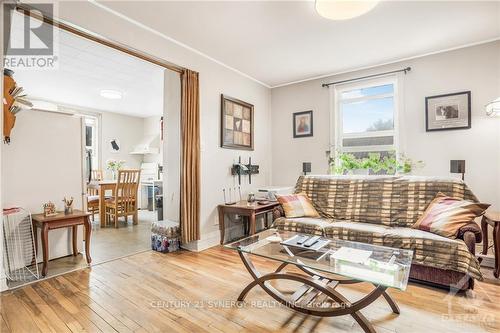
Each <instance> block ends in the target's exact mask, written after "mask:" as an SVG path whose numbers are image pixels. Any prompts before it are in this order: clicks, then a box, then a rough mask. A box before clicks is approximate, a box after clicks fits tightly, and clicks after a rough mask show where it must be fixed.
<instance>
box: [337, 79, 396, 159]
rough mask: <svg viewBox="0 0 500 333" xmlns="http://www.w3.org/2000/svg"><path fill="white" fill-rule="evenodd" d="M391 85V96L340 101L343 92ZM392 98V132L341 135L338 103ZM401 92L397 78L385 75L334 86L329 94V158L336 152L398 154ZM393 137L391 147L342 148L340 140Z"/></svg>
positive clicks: (382, 95) (380, 95)
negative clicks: (392, 91) (392, 87)
mask: <svg viewBox="0 0 500 333" xmlns="http://www.w3.org/2000/svg"><path fill="white" fill-rule="evenodd" d="M387 84H392V85H393V86H394V93H393V94H379V95H375V96H368V97H361V98H356V97H355V98H349V99H341V98H340V96H341V94H342V93H343V92H345V91H350V90H355V89H361V88H366V87H372V86H381V85H387ZM390 96H393V98H394V118H393V121H394V130H388V131H377V132H366V133H347V134H344V135H342V133H341V127H340V126H341V124H342V114H341V113H342V112H341V108H340V103H341V102H342V101H345V100H349V101H356V100H370V99H376V98H377V99H378V98H384V97H390ZM400 96H401V91H400V84H399V77H398V76H397V75H387V76H383V77H378V78H372V79H365V80H359V81H355V82H353V83H344V84H339V85H337V86H334V87H333V89H332V91H331V92H330V105H332V106H333V107H332V110H333V112H331V114H330V142H331V146H332V147H331V149H330V156H331V157H334V156H335V153H336V151H344V152H357V151H380V150H391V149H394V150H395V151H396V154H399V152H400V130H399V129H400V106H401V100H400ZM332 113H333V114H332ZM388 135H393V137H394V144H393V145H380V146H370V147H367V146H360V147H347V148H343V147H342V144H341V143H342V139H343V138H350V137H351V138H354V137H355V138H362V137H377V136H388Z"/></svg>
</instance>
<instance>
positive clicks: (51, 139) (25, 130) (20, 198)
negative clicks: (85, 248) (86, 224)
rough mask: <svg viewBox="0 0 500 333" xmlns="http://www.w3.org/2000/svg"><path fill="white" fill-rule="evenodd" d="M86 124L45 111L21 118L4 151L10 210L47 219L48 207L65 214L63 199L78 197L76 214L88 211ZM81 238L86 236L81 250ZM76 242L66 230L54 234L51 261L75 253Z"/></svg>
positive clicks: (51, 235)
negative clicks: (84, 184) (44, 210)
mask: <svg viewBox="0 0 500 333" xmlns="http://www.w3.org/2000/svg"><path fill="white" fill-rule="evenodd" d="M80 120H81V119H80V118H78V117H72V116H68V115H63V114H55V113H48V112H42V111H22V112H20V113H19V114H18V115H17V119H16V126H15V127H14V129H13V131H12V137H11V143H10V144H9V145H2V193H3V198H2V199H3V201H2V206H3V207H4V208H7V207H23V208H26V209H28V210H29V211H30V212H31V213H32V214H34V213H41V212H42V204H43V203H45V202H48V201H49V200H50V201H52V202H53V203H54V204H56V207H57V209H58V210H63V209H64V204H63V203H62V199H63V197H67V198H69V197H73V198H74V200H75V201H74V207H75V209H82V191H83V189H82V132H81V126H82V125H81V122H80ZM81 235H82V233H81V231H80V237H79V238H80V241H79V242H78V244H79V248H80V249H81V244H82V237H81ZM70 236H71V233H70V232H68V230H66V229H60V230H54V231H51V232H50V233H49V254H50V257H49V258H50V259H52V258H57V257H61V256H65V255H68V254H70V253H71V238H70ZM40 239H41V238H39V240H40ZM39 245H40V244H39ZM40 246H41V245H40ZM39 248H40V249H41V247H39ZM39 258H41V256H40V255H39Z"/></svg>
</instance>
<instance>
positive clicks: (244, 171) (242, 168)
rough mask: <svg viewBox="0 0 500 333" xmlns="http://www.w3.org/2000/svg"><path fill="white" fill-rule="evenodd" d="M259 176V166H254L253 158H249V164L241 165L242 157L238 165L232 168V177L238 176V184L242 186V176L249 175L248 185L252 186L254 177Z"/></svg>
mask: <svg viewBox="0 0 500 333" xmlns="http://www.w3.org/2000/svg"><path fill="white" fill-rule="evenodd" d="M257 174H259V166H258V165H256V164H252V158H251V157H249V158H248V164H243V163H241V156H240V157H239V159H238V163H236V164H233V166H232V167H231V175H233V176H238V184H239V185H241V176H242V175H248V183H249V184H252V175H257Z"/></svg>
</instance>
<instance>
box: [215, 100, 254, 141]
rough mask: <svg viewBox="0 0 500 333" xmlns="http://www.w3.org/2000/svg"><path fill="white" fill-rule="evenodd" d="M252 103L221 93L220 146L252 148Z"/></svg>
mask: <svg viewBox="0 0 500 333" xmlns="http://www.w3.org/2000/svg"><path fill="white" fill-rule="evenodd" d="M253 140H254V138H253V105H252V104H249V103H246V102H243V101H240V100H239V99H236V98H232V97H229V96H227V95H221V143H220V146H221V147H222V148H230V149H245V150H253Z"/></svg>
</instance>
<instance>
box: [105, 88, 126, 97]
mask: <svg viewBox="0 0 500 333" xmlns="http://www.w3.org/2000/svg"><path fill="white" fill-rule="evenodd" d="M122 95H123V94H122V93H121V92H120V91H117V90H109V89H103V90H101V96H102V97H104V98H108V99H121V98H122Z"/></svg>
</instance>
